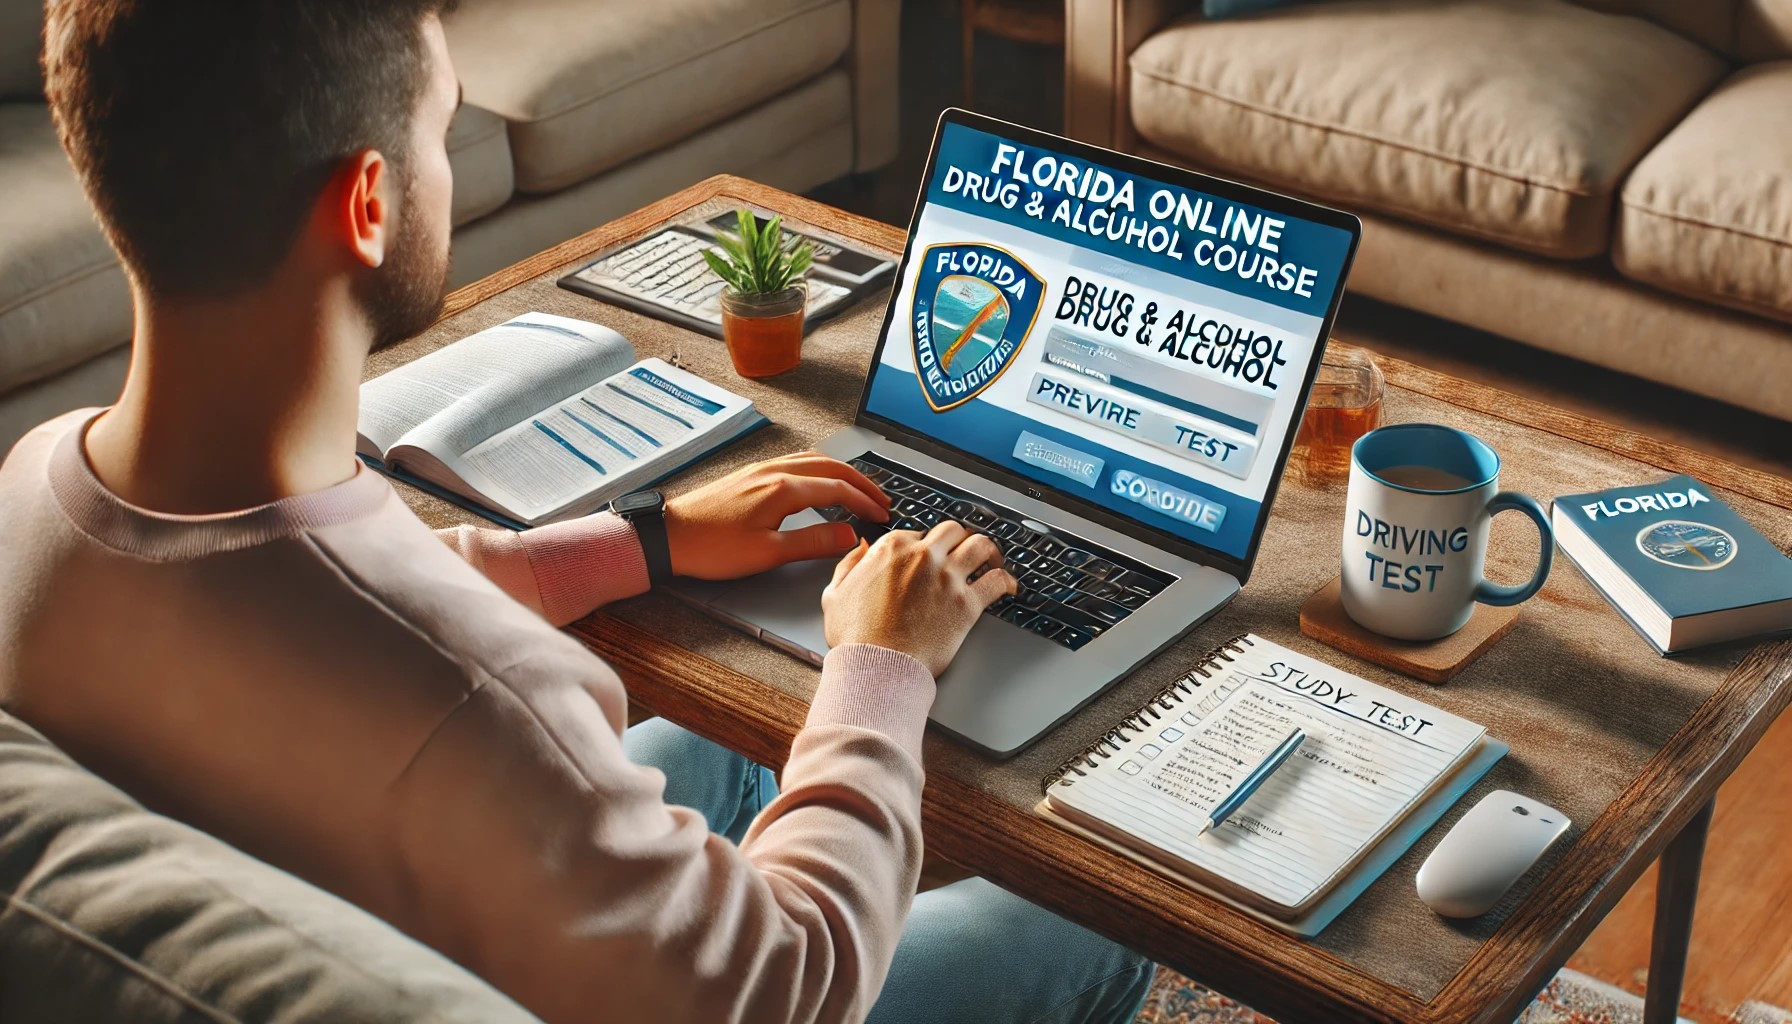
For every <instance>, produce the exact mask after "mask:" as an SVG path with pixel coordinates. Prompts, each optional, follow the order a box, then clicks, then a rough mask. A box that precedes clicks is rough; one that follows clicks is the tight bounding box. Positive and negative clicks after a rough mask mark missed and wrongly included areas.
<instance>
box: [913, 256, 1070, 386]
mask: <svg viewBox="0 0 1792 1024" xmlns="http://www.w3.org/2000/svg"><path fill="white" fill-rule="evenodd" d="M1044 295H1045V280H1044V279H1043V278H1041V277H1040V276H1039V275H1038V274H1035V273H1034V272H1033V269H1032V268H1031V267H1029V266H1027V265H1026V264H1025V263H1023V262H1021V261H1020V260H1019V259H1018V258H1016V257H1015V255H1014V254H1013V253H1011V252H1009V251H1008V250H1006V249H1003V248H1001V247H1000V246H995V245H989V244H987V243H984V242H944V243H940V244H937V245H930V246H928V247H927V248H926V249H924V250H923V251H922V253H921V267H920V271H919V272H918V273H917V274H916V275H915V288H914V292H913V294H912V295H910V297H909V302H910V308H911V320H912V323H913V327H914V339H915V377H916V379H918V380H919V381H920V382H921V393H922V394H923V395H925V396H926V397H927V405H928V406H929V407H930V408H931V409H933V411H934V412H945V411H946V410H947V409H951V408H955V407H957V406H960V405H963V404H964V403H966V402H968V401H970V400H971V399H973V398H976V397H977V396H978V395H979V394H981V393H982V392H983V390H984V389H985V388H987V387H989V386H990V385H991V384H993V383H995V381H996V378H998V377H1000V376H1001V375H1002V371H1003V370H1006V369H1007V368H1008V366H1009V364H1010V363H1012V362H1013V361H1014V356H1015V353H1017V352H1019V351H1020V347H1021V345H1023V344H1024V343H1025V342H1026V340H1027V334H1028V333H1029V332H1031V331H1032V329H1033V323H1034V321H1035V320H1037V319H1038V317H1039V307H1040V304H1041V300H1042V299H1043V298H1044Z"/></svg>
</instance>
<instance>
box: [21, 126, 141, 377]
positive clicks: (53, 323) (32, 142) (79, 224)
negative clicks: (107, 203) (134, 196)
mask: <svg viewBox="0 0 1792 1024" xmlns="http://www.w3.org/2000/svg"><path fill="white" fill-rule="evenodd" d="M130 337H131V295H130V290H129V288H127V287H126V285H125V280H124V272H123V271H122V270H121V269H119V266H118V259H117V257H116V256H115V255H114V254H113V252H112V247H111V246H110V245H108V244H106V237H105V235H104V234H102V233H101V232H100V229H99V226H98V225H97V224H96V223H94V220H93V214H92V213H91V212H90V210H89V208H88V205H87V196H86V195H85V194H84V193H83V192H82V191H81V185H80V183H79V182H78V181H76V180H75V172H74V170H73V169H72V168H70V167H69V164H68V159H67V158H66V157H64V156H63V154H62V147H61V146H60V145H58V144H57V142H56V130H55V128H53V127H52V126H51V124H50V108H49V107H47V106H45V105H44V104H42V103H0V393H5V392H7V391H10V390H12V389H13V388H16V387H18V386H19V385H21V384H25V383H28V382H30V381H33V380H37V379H39V378H42V377H47V376H49V375H50V374H52V373H55V372H56V371H58V370H62V369H66V368H67V367H70V366H74V365H76V364H77V363H81V362H84V361H85V360H87V359H88V358H90V357H92V356H94V355H97V354H99V353H101V352H104V351H106V350H107V349H111V348H116V347H117V346H119V345H120V344H122V343H124V342H126V341H128V340H130Z"/></svg>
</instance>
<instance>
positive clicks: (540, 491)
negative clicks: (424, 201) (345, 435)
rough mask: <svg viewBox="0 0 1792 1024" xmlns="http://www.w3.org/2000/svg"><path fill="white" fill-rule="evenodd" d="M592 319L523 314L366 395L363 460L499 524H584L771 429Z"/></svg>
mask: <svg viewBox="0 0 1792 1024" xmlns="http://www.w3.org/2000/svg"><path fill="white" fill-rule="evenodd" d="M766 422H767V421H766V419H765V417H764V416H762V415H760V413H759V412H758V411H757V410H756V409H754V408H753V403H752V402H749V401H748V400H746V399H745V398H742V397H741V396H739V395H736V394H734V393H733V392H730V391H726V390H724V389H722V388H719V387H717V386H715V385H714V384H711V383H709V382H708V381H706V380H704V379H702V378H701V377H698V376H696V375H694V374H691V373H687V372H686V371H684V370H681V369H678V368H677V367H675V366H672V365H670V364H669V363H666V362H664V361H663V360H659V359H643V360H641V361H639V362H636V361H635V351H634V348H633V347H632V346H630V345H629V343H628V341H627V340H626V339H624V338H623V337H622V335H620V334H617V333H616V332H615V331H613V330H610V329H609V328H608V327H602V326H599V325H597V324H593V323H587V322H585V321H583V320H573V319H570V318H567V317H563V316H553V315H551V314H548V313H525V314H523V315H522V316H519V317H517V318H516V319H514V320H509V321H507V322H505V323H502V324H499V325H498V326H496V327H491V328H487V329H486V330H483V331H480V332H479V333H478V334H474V335H472V336H470V337H466V338H462V339H461V340H460V341H457V342H455V343H454V344H452V345H446V346H443V347H442V348H439V349H437V350H436V351H434V352H431V353H430V354H428V355H426V356H423V357H422V358H420V359H417V360H415V361H413V362H410V363H406V364H405V365H404V366H401V367H398V368H397V369H395V370H392V371H391V372H389V373H385V374H382V375H380V376H378V377H376V378H374V379H373V380H370V381H368V382H367V383H365V384H363V385H361V414H360V421H359V423H358V424H357V426H358V428H359V431H360V436H359V437H358V438H357V439H356V450H357V451H358V452H359V453H360V454H361V456H362V457H363V458H365V459H367V460H368V461H369V462H370V463H372V464H373V465H374V466H376V467H377V468H379V469H381V470H383V471H385V472H387V473H390V474H392V475H394V476H398V477H401V478H405V479H410V480H413V481H415V482H418V483H420V484H421V485H423V486H426V487H428V488H429V489H431V490H434V491H436V492H437V493H441V494H443V496H444V497H448V498H450V499H451V500H459V501H461V502H463V503H466V504H469V507H474V508H475V510H476V511H479V512H481V513H482V514H488V515H489V514H490V513H494V512H495V513H497V515H495V516H492V518H495V519H499V520H500V521H505V520H508V521H511V524H512V525H517V524H524V525H529V526H535V525H539V524H541V523H547V522H555V521H557V520H561V519H572V518H575V517H578V516H582V515H586V514H588V513H591V512H594V511H596V510H597V509H599V508H601V507H603V505H605V504H606V503H607V502H609V501H610V499H612V498H615V497H619V496H621V495H624V494H627V493H629V492H630V491H634V490H639V489H640V488H642V487H645V486H647V485H649V484H651V483H653V482H654V481H657V480H659V479H661V478H663V477H666V476H669V475H671V474H672V473H675V472H677V471H678V470H679V469H682V468H683V467H684V466H686V465H688V464H689V463H691V462H693V461H695V460H696V459H698V458H701V457H702V456H704V455H706V454H708V453H709V452H710V451H712V450H714V449H716V448H718V447H720V446H722V445H724V444H727V443H728V442H730V441H732V440H734V439H735V438H738V437H740V436H741V435H742V434H745V433H747V432H749V431H751V430H753V429H755V428H757V427H760V426H763V425H764V424H765V423H766Z"/></svg>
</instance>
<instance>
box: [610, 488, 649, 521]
mask: <svg viewBox="0 0 1792 1024" xmlns="http://www.w3.org/2000/svg"><path fill="white" fill-rule="evenodd" d="M660 504H661V499H660V492H658V491H636V492H635V493H633V494H625V495H623V496H622V497H620V498H617V499H616V500H615V501H613V502H611V503H610V507H611V508H613V509H614V510H615V511H616V514H617V515H619V516H624V515H628V514H629V513H630V512H645V511H648V510H649V509H656V508H659V507H660Z"/></svg>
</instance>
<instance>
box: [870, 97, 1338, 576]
mask: <svg viewBox="0 0 1792 1024" xmlns="http://www.w3.org/2000/svg"><path fill="white" fill-rule="evenodd" d="M1016 134H1019V133H1018V132H1017V133H1016ZM1027 134H1029V135H1030V134H1031V133H1027ZM1079 150H1080V147H1079ZM1087 152H1088V153H1090V154H1094V155H1100V154H1101V153H1103V152H1104V151H1098V150H1093V149H1089V150H1088V151H1087ZM1138 166H1142V167H1150V166H1153V165H1146V164H1139V165H1138ZM1193 179H1194V176H1192V175H1191V176H1190V180H1193ZM1216 186H1217V187H1220V188H1224V189H1226V190H1227V191H1229V192H1232V193H1234V194H1236V193H1238V192H1241V191H1242V192H1244V193H1246V194H1255V193H1254V191H1253V190H1243V189H1242V188H1241V187H1240V186H1231V185H1223V184H1220V183H1216ZM1272 201H1274V200H1272ZM1281 202H1282V204H1283V205H1286V206H1293V207H1297V208H1299V207H1303V206H1304V204H1299V203H1293V202H1292V201H1281ZM1310 209H1314V210H1317V208H1310ZM1328 212H1329V211H1328ZM1332 217H1333V219H1334V220H1344V221H1348V218H1340V217H1339V216H1338V215H1336V214H1332ZM1354 240H1355V236H1354V233H1353V232H1351V231H1349V230H1346V229H1345V228H1343V227H1339V226H1333V225H1332V224H1325V223H1320V222H1318V221H1315V220H1308V219H1302V218H1300V217H1297V216H1293V215H1291V214H1289V213H1286V212H1277V211H1273V210H1269V209H1264V208H1261V207H1258V206H1254V205H1251V204H1250V203H1248V202H1241V201H1237V200H1235V199H1228V198H1223V197H1221V196H1218V195H1213V194H1208V193H1205V192H1202V191H1198V190H1196V189H1193V188H1189V187H1184V186H1182V185H1177V184H1174V183H1171V182H1167V181H1159V180H1154V179H1152V178H1150V177H1146V176H1144V175H1141V174H1137V173H1129V172H1128V171H1125V170H1121V169H1120V168H1118V167H1115V166H1108V165H1105V164H1103V163H1099V162H1094V161H1092V160H1090V159H1088V158H1086V157H1085V155H1083V153H1082V152H1080V151H1079V152H1075V153H1067V152H1064V151H1061V150H1057V149H1053V148H1045V147H1043V146H1041V145H1040V144H1039V143H1038V142H1020V141H1015V140H1014V139H1011V138H1007V137H1004V136H1003V135H1000V134H992V132H990V131H985V130H980V129H978V128H975V127H971V126H969V125H966V124H960V123H956V122H955V121H953V120H951V119H950V118H948V119H947V120H945V121H943V122H942V124H941V127H940V136H939V138H938V140H937V143H936V151H935V153H934V158H933V166H932V170H931V173H930V175H929V180H928V182H927V187H926V191H925V193H924V194H923V196H922V198H921V205H920V207H919V209H918V210H917V212H916V216H915V221H914V224H913V228H912V231H911V233H910V236H909V243H908V251H907V254H906V257H905V260H904V264H903V269H902V274H901V277H900V278H899V280H898V281H897V283H896V286H895V287H896V294H895V296H894V298H893V301H892V305H891V310H892V314H891V316H890V317H889V318H888V319H887V320H886V322H885V325H884V337H883V339H882V341H881V343H880V344H879V355H878V359H877V362H876V364H875V365H874V366H873V367H872V373H871V378H870V380H869V382H868V383H867V387H866V392H865V399H864V402H865V404H864V410H865V412H867V413H869V414H871V415H872V416H874V417H878V418H881V419H884V420H888V421H890V422H892V423H894V424H897V425H899V426H901V427H905V428H907V429H908V430H910V431H912V432H914V433H916V434H920V435H923V436H925V437H929V438H932V439H933V440H934V441H936V442H937V443H939V444H942V445H945V446H948V447H950V448H955V449H957V450H959V451H961V452H964V453H967V454H969V455H972V456H975V457H976V458H978V459H981V460H983V461H985V462H987V463H990V464H993V465H995V466H997V467H999V468H1001V469H1005V470H1008V471H1009V472H1011V473H1014V474H1017V475H1019V476H1021V477H1024V478H1027V479H1029V480H1032V481H1036V482H1038V483H1040V484H1043V485H1045V486H1047V487H1050V488H1053V489H1055V490H1056V491H1058V492H1060V493H1064V494H1068V495H1071V496H1073V497H1077V498H1081V499H1083V500H1084V501H1087V502H1090V503H1093V504H1095V505H1097V506H1099V507H1101V508H1102V509H1105V510H1107V511H1109V512H1112V513H1114V514H1117V515H1119V516H1122V517H1125V518H1126V519H1129V520H1132V521H1135V522H1137V523H1139V524H1142V525H1144V526H1147V527H1149V528H1152V529H1153V530H1156V531H1159V532H1162V533H1168V534H1170V535H1172V536H1174V537H1177V538H1180V539H1182V540H1185V541H1190V542H1193V543H1195V544H1197V545H1200V546H1201V547H1204V548H1208V549H1212V550H1214V551H1217V552H1219V553H1221V554H1223V555H1226V556H1229V557H1231V558H1235V559H1239V560H1246V559H1248V558H1249V557H1250V555H1251V553H1252V548H1253V546H1254V541H1255V538H1256V536H1257V534H1258V526H1259V520H1260V519H1261V518H1262V517H1263V516H1265V515H1266V514H1267V511H1268V510H1267V508H1266V507H1265V504H1266V502H1267V500H1268V498H1269V496H1270V495H1271V494H1272V493H1273V481H1274V478H1275V477H1276V476H1277V474H1279V472H1280V470H1281V464H1282V460H1283V458H1284V457H1285V454H1286V448H1287V445H1286V443H1285V442H1286V441H1287V440H1288V434H1289V431H1290V430H1292V429H1294V427H1295V424H1294V419H1295V416H1296V415H1297V413H1298V411H1299V410H1300V409H1301V407H1302V404H1303V399H1304V392H1305V387H1306V382H1307V381H1308V379H1309V377H1310V372H1311V368H1312V363H1313V362H1314V361H1315V360H1316V358H1317V348H1318V345H1319V343H1320V340H1321V338H1322V337H1323V331H1324V330H1325V327H1326V322H1327V317H1328V315H1329V313H1330V311H1331V310H1332V309H1333V306H1334V299H1335V298H1336V295H1337V292H1338V290H1339V289H1340V288H1341V287H1342V283H1343V282H1342V279H1343V275H1344V273H1345V269H1346V265H1347V263H1348V262H1349V258H1350V254H1351V252H1352V248H1353V244H1354Z"/></svg>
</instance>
